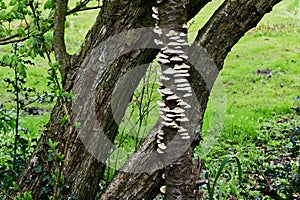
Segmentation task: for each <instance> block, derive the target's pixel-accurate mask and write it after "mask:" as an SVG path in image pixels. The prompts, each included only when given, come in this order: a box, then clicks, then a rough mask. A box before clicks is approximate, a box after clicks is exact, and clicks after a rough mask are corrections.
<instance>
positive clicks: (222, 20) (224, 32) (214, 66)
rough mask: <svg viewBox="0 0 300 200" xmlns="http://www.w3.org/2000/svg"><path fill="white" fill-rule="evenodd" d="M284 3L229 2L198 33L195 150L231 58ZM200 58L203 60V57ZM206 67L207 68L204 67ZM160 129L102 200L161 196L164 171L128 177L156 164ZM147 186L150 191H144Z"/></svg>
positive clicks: (194, 74) (194, 80)
mask: <svg viewBox="0 0 300 200" xmlns="http://www.w3.org/2000/svg"><path fill="white" fill-rule="evenodd" d="M280 1H281V0H271V1H269V0H256V1H248V0H244V1H237V0H231V1H226V2H224V3H223V4H222V6H221V7H220V8H219V9H218V10H217V11H216V12H215V13H214V15H213V16H212V17H211V19H210V20H209V21H208V22H207V23H206V25H205V26H204V27H203V28H202V29H201V30H200V31H199V32H198V35H197V38H196V41H195V42H194V44H193V45H192V46H191V47H190V54H189V57H190V58H191V60H192V61H195V63H193V65H194V66H195V68H192V70H191V79H190V83H191V85H192V87H193V89H194V91H195V94H196V95H197V99H198V102H199V104H200V114H199V117H198V120H199V122H200V123H199V126H198V127H197V129H196V132H195V136H196V137H195V138H194V142H193V143H192V147H195V146H196V145H198V144H199V142H200V140H201V137H200V136H201V133H200V131H201V126H202V120H203V116H204V112H205V109H206V105H207V102H208V97H209V93H210V90H211V89H212V86H213V84H214V82H215V80H216V78H217V75H218V73H219V71H220V70H221V69H222V67H223V62H224V59H225V58H226V56H227V54H228V53H229V51H230V50H231V48H232V47H233V46H234V45H235V44H236V43H237V42H238V40H239V39H240V38H241V37H242V36H243V35H244V34H245V33H246V32H247V31H248V30H250V29H251V28H253V27H255V26H256V25H257V23H258V22H259V21H260V20H261V18H262V17H263V16H264V15H265V14H267V13H268V12H270V11H271V10H272V8H273V6H275V5H276V4H277V3H279V2H280ZM258 10H259V12H258ZM197 51H198V52H197ZM199 51H202V52H199ZM199 55H201V56H202V57H199ZM210 58H211V59H210ZM197 62H198V63H197ZM203 64H205V65H204V66H203ZM158 129H159V128H156V129H154V130H153V131H152V132H151V134H150V135H149V137H148V138H147V140H146V141H145V142H144V143H143V144H142V145H141V146H140V148H139V150H138V151H137V152H136V153H134V155H133V156H132V157H131V158H130V159H129V160H128V161H127V162H126V163H125V165H124V167H123V169H121V170H120V171H119V173H117V174H116V176H115V177H114V179H113V181H112V182H111V183H110V184H109V186H108V187H107V189H106V191H105V193H104V194H103V195H102V196H101V200H106V199H142V198H145V199H153V197H154V196H156V195H157V194H158V193H159V188H160V187H161V186H162V185H163V184H164V180H163V179H162V178H161V177H162V173H163V171H162V170H156V171H147V172H145V173H142V174H141V173H139V174H137V173H136V174H133V173H127V172H128V171H134V170H135V169H143V168H147V167H149V166H151V165H153V160H155V159H153V158H152V157H151V159H150V158H149V159H148V157H150V156H149V155H151V154H150V153H151V152H152V151H155V149H156V140H155V139H156V137H155V135H156V132H157V130H158ZM157 168H159V166H157ZM144 185H146V186H148V187H143V186H144ZM139 186H141V187H139Z"/></svg>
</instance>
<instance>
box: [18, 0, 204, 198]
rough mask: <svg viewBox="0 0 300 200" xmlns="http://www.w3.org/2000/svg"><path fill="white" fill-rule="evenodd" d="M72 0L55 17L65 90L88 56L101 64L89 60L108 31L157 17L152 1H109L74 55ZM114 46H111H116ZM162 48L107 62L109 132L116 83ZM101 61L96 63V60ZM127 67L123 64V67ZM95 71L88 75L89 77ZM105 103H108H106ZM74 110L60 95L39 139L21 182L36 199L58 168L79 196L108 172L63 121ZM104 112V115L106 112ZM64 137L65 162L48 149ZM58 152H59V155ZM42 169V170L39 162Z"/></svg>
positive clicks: (103, 86) (101, 93) (101, 98)
mask: <svg viewBox="0 0 300 200" xmlns="http://www.w3.org/2000/svg"><path fill="white" fill-rule="evenodd" d="M209 1H210V0H205V1H203V0H198V1H195V2H193V5H196V6H198V7H199V9H200V8H201V7H203V6H204V5H205V4H206V3H208V2H209ZM66 2H67V1H65V0H63V1H58V2H57V6H56V12H57V13H63V14H62V18H60V16H57V17H56V18H55V19H56V20H55V22H56V24H55V26H54V27H55V30H56V31H57V32H56V33H55V35H56V36H57V37H58V38H57V40H55V43H54V49H55V51H56V57H57V60H58V61H59V62H60V65H61V67H60V71H61V75H62V85H63V88H64V90H65V91H67V92H68V91H72V89H73V85H74V81H75V80H76V77H77V75H78V74H77V72H78V71H79V69H81V68H84V67H85V65H84V64H86V62H89V64H98V60H96V59H95V60H86V58H87V57H89V56H88V55H90V54H92V53H94V52H93V50H94V49H98V50H99V48H98V46H99V44H100V43H101V42H102V41H104V40H106V39H107V38H108V37H110V36H112V35H114V34H117V33H119V32H121V31H123V30H128V29H134V28H140V27H150V26H153V25H154V21H153V19H152V17H151V7H152V6H153V4H152V3H151V2H149V1H145V0H139V1H133V2H132V1H104V3H103V8H102V10H101V12H100V13H99V15H98V17H97V19H96V21H95V24H94V25H93V27H92V28H91V30H90V31H89V32H88V34H87V36H86V39H85V41H84V43H83V44H82V47H81V49H80V51H78V52H77V53H76V54H75V55H72V56H70V55H68V54H67V53H66V50H65V44H64V40H63V37H64V30H63V29H62V27H64V17H63V15H65V9H66V6H65V5H66ZM189 7H190V8H191V10H192V11H191V12H190V15H189V17H190V18H191V17H193V16H195V14H196V13H197V11H199V9H195V8H194V7H193V6H189ZM145 41H148V42H151V43H152V39H151V38H136V40H135V41H133V42H135V43H137V44H144V43H145ZM113 50H114V49H111V51H113ZM157 53H158V50H142V51H137V52H129V53H128V54H126V55H124V56H122V57H119V58H118V59H116V60H115V61H114V62H113V63H111V64H110V65H109V66H103V69H101V70H103V74H105V76H103V77H102V79H101V83H99V86H98V92H97V97H98V98H97V99H96V102H97V103H96V109H98V108H99V109H98V111H97V116H98V118H102V119H100V122H101V126H102V127H104V129H105V130H109V133H107V137H108V138H109V139H111V141H113V140H114V137H115V136H116V134H117V124H116V123H115V121H114V120H113V118H112V117H111V116H112V113H111V110H110V98H111V94H112V91H113V89H114V84H115V83H116V81H117V80H118V78H119V77H121V76H122V74H124V71H123V70H124V69H130V68H133V67H135V66H137V65H141V64H143V63H150V62H151V61H152V60H153V59H154V58H155V56H156V54H157ZM95 62H96V63H95ZM122 68H123V70H120V69H122ZM89 78H90V77H86V80H81V81H82V82H84V81H87V82H88V80H89ZM103 108H105V109H103ZM66 115H69V116H71V119H73V116H72V105H71V103H70V102H62V101H59V102H58V103H57V104H56V105H55V107H54V108H53V111H52V113H51V117H50V121H49V122H48V124H47V129H46V130H45V131H44V132H43V134H42V136H41V139H40V140H39V143H38V147H37V148H36V150H35V152H34V153H33V155H32V157H31V158H30V160H29V162H28V164H27V167H26V168H25V170H24V172H23V174H22V175H21V177H20V180H19V182H18V184H19V187H20V188H21V189H22V191H31V192H32V195H33V197H34V199H47V198H48V197H47V196H48V195H51V194H52V193H53V188H51V187H49V188H47V189H49V190H50V191H49V192H47V193H46V192H44V193H43V191H42V190H43V188H45V187H47V185H48V184H49V182H48V179H45V177H47V176H50V177H51V176H53V174H54V171H55V169H57V168H58V167H61V168H62V169H63V170H62V173H63V175H64V176H65V182H66V183H68V185H69V187H68V188H64V190H63V195H64V196H65V197H67V196H70V195H71V194H74V195H75V196H77V197H78V199H94V198H95V196H96V192H97V190H98V183H99V181H100V180H101V178H103V173H104V170H105V166H104V165H103V164H102V163H101V162H99V161H97V159H96V158H95V157H94V156H93V155H91V154H90V153H89V152H88V151H87V149H86V148H85V146H84V145H83V144H82V141H81V139H80V138H79V137H78V133H77V132H76V129H72V128H71V129H70V127H71V126H72V124H66V123H62V122H61V119H62V118H63V117H64V116H66ZM101 116H103V117H101ZM49 139H51V140H52V141H58V142H59V144H58V149H59V151H60V152H63V153H64V150H65V149H66V150H67V151H66V158H65V162H64V164H63V166H59V164H58V162H56V160H54V161H51V162H48V161H47V154H48V149H49V146H48V144H47V142H48V141H49ZM108 151H109V149H106V150H105V151H103V152H102V153H103V156H104V157H105V154H107V153H108ZM54 157H55V156H54ZM40 167H41V169H42V171H39V170H37V169H38V168H40Z"/></svg>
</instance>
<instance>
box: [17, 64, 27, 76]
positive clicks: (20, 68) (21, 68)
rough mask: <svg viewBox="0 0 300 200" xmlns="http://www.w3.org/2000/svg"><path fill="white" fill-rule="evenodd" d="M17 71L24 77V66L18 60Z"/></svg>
mask: <svg viewBox="0 0 300 200" xmlns="http://www.w3.org/2000/svg"><path fill="white" fill-rule="evenodd" d="M17 72H18V73H19V74H20V75H21V76H23V77H26V66H25V65H24V64H23V63H21V62H18V65H17Z"/></svg>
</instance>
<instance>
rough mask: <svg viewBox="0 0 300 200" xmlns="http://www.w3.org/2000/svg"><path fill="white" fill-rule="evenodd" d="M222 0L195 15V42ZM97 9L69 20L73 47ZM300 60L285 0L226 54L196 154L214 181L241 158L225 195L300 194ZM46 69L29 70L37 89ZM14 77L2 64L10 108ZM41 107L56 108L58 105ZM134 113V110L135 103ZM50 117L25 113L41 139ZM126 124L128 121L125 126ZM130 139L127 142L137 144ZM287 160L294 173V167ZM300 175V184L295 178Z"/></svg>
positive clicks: (0, 100) (223, 186)
mask: <svg viewBox="0 0 300 200" xmlns="http://www.w3.org/2000/svg"><path fill="white" fill-rule="evenodd" d="M221 2H222V1H220V0H216V1H213V2H212V3H210V4H209V5H208V6H207V7H206V8H205V9H204V10H203V12H202V13H201V14H200V15H198V16H197V17H195V18H194V19H193V20H191V22H190V29H189V32H190V34H189V35H190V36H189V41H190V42H192V41H193V38H194V37H195V36H196V34H197V29H198V28H199V27H200V26H202V25H203V24H204V23H205V21H206V20H207V19H208V18H209V16H210V15H211V14H212V13H213V10H214V8H215V7H217V6H218V5H219V4H220V3H221ZM95 14H96V11H92V12H84V13H80V14H79V15H78V16H70V17H68V18H67V25H66V26H67V31H66V41H67V47H68V51H69V52H70V53H74V52H76V51H77V50H78V49H79V48H80V44H81V42H82V41H83V39H84V35H85V33H86V32H87V31H88V28H89V27H90V26H91V24H92V22H93V19H94V18H95V16H96V15H95ZM9 49H10V47H9V46H6V47H3V48H2V47H1V49H0V55H2V54H3V53H5V52H7V51H9ZM299 63H300V1H299V0H283V1H282V2H281V3H280V4H279V5H277V6H276V7H275V9H274V10H273V11H272V13H271V14H268V15H266V16H265V17H264V18H263V20H262V21H261V22H260V23H259V25H258V26H257V27H256V28H254V29H252V30H250V31H249V32H248V33H247V34H246V35H245V36H244V37H243V38H242V39H241V40H240V41H239V42H238V44H237V45H236V46H235V47H234V48H233V49H232V51H231V52H230V53H229V55H228V57H227V58H226V61H225V64H224V69H223V70H222V71H221V73H220V76H219V78H218V81H217V83H216V86H215V87H214V89H213V92H212V96H211V99H210V102H209V106H208V110H207V112H206V114H205V121H204V130H203V136H204V141H203V144H202V145H200V146H199V148H197V150H196V152H195V155H196V156H198V155H199V156H200V157H201V158H202V160H203V163H204V168H205V172H206V175H207V176H208V177H209V178H210V180H213V178H214V177H216V174H217V170H218V168H219V166H220V164H221V162H222V160H223V159H224V157H225V156H226V155H236V156H237V157H238V158H239V159H240V161H241V163H242V167H243V171H244V176H243V178H244V182H243V184H242V186H241V187H237V185H238V184H237V175H236V164H234V163H230V164H229V165H228V167H227V168H226V170H225V171H224V173H223V176H222V177H221V179H220V181H218V185H217V193H218V195H219V198H220V199H228V198H229V197H230V198H232V199H235V198H234V197H236V199H289V198H290V196H288V195H289V194H288V192H289V193H293V194H296V193H297V192H298V195H299V192H300V191H299V188H297V187H296V186H297V183H299V184H300V181H299V180H300V174H297V173H296V172H297V170H299V171H298V173H300V168H299V165H300V164H299V149H297V148H298V147H297V145H298V146H299V140H298V143H297V142H296V146H295V144H294V143H293V141H292V138H297V137H299V132H297V131H296V130H298V129H297V127H298V128H299V126H300V122H299V119H300V117H299V115H297V114H296V113H295V111H294V110H292V109H291V108H292V107H297V106H299V103H298V101H297V100H295V98H296V97H297V96H299V95H300V92H299V91H300V76H299V75H300V68H299ZM47 70H48V66H47V63H45V62H44V61H43V60H42V59H40V60H38V62H37V63H36V66H34V67H30V68H28V78H27V80H28V84H29V85H30V86H31V87H35V88H36V89H37V90H38V91H43V90H47V81H46V77H47ZM11 75H12V71H10V70H9V69H7V68H0V91H1V92H0V104H2V105H4V106H5V107H6V108H7V109H11V108H13V106H14V103H13V100H12V95H10V94H8V93H7V92H6V89H7V84H6V83H5V82H4V81H3V78H4V77H7V76H11ZM140 87H141V86H140ZM140 87H139V88H140ZM212 102H213V103H212ZM34 106H38V107H41V108H44V109H49V110H50V109H51V108H52V106H53V104H35V105H34ZM130 112H132V108H129V109H128V113H130ZM128 115H129V114H128ZM49 116H50V113H44V114H43V115H39V116H25V115H24V116H23V117H22V121H21V126H23V127H25V128H27V129H28V131H29V132H31V133H32V135H34V136H35V137H36V136H37V135H39V134H40V130H41V129H43V126H44V124H45V123H46V122H47V120H48V119H49ZM124 123H126V122H124ZM123 129H125V127H124V124H122V125H121V128H120V132H122V130H123ZM127 129H128V127H127ZM129 130H130V129H129ZM125 132H126V131H125ZM0 137H1V136H0ZM120 138H121V136H119V139H120ZM127 145H128V146H127V147H126V148H127V149H131V150H132V149H133V148H134V146H135V143H134V144H133V143H129V144H127ZM293 152H294V153H296V156H294V157H293ZM297 153H298V155H297ZM288 166H289V167H290V168H289V169H290V171H288V172H287V170H286V169H287V167H288ZM284 172H285V174H284V175H282V174H283V173H284ZM278 174H281V175H282V176H283V177H285V178H282V176H281V175H278ZM297 176H298V177H299V180H298V179H297V180H298V181H299V182H295V180H296V178H297ZM295 177H296V178H295ZM285 181H286V182H285ZM293 181H294V182H295V183H294V182H293ZM298 187H299V186H298ZM271 188H273V190H272V189H271ZM287 191H288V192H287ZM275 193H276V194H275ZM230 195H231V196H230ZM296 198H297V197H296ZM296 198H295V199H296ZM298 198H300V197H299V196H298Z"/></svg>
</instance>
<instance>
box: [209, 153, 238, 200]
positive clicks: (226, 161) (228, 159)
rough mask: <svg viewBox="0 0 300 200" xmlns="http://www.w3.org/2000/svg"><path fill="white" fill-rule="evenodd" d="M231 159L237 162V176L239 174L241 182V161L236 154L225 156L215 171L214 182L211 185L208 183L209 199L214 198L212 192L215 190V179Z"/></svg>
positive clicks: (216, 179)
mask: <svg viewBox="0 0 300 200" xmlns="http://www.w3.org/2000/svg"><path fill="white" fill-rule="evenodd" d="M231 159H235V160H236V162H237V164H238V176H239V184H241V182H242V165H241V162H240V160H239V159H238V157H236V156H227V157H226V158H225V159H224V160H223V161H222V163H221V166H220V168H219V170H218V172H217V175H216V177H215V180H214V183H213V186H212V187H210V185H209V184H208V185H207V186H208V189H209V190H208V191H209V199H210V200H213V199H214V197H213V196H214V192H215V187H216V184H217V181H218V179H219V178H220V176H221V174H222V171H223V169H224V167H225V165H226V164H227V163H228V162H229V161H230V160H231Z"/></svg>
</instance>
